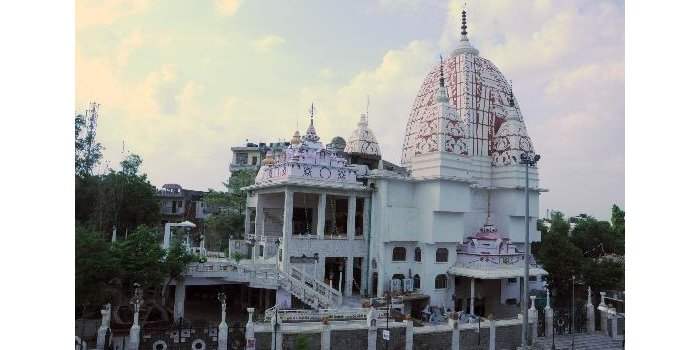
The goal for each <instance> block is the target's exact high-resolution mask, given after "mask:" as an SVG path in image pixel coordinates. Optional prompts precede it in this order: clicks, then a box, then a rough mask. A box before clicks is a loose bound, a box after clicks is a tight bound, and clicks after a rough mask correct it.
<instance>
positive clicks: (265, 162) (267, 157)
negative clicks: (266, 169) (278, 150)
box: [262, 151, 275, 166]
mask: <svg viewBox="0 0 700 350" xmlns="http://www.w3.org/2000/svg"><path fill="white" fill-rule="evenodd" d="M262 163H263V165H267V166H270V165H272V164H275V159H274V158H272V152H270V151H267V154H265V159H263V161H262Z"/></svg>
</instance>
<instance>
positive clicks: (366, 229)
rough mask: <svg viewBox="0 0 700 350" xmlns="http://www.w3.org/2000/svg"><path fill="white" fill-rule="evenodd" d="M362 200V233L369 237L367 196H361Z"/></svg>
mask: <svg viewBox="0 0 700 350" xmlns="http://www.w3.org/2000/svg"><path fill="white" fill-rule="evenodd" d="M362 201H363V203H362V235H363V236H365V237H369V215H370V212H369V197H365V198H362ZM365 239H366V238H365Z"/></svg>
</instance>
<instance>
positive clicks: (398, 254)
mask: <svg viewBox="0 0 700 350" xmlns="http://www.w3.org/2000/svg"><path fill="white" fill-rule="evenodd" d="M391 260H392V261H406V248H404V247H394V250H393V252H392V253H391Z"/></svg>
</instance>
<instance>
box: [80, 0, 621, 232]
mask: <svg viewBox="0 0 700 350" xmlns="http://www.w3.org/2000/svg"><path fill="white" fill-rule="evenodd" d="M463 7H464V2H463V1H435V0H415V1H409V0H378V1H301V0H288V1H265V0H256V1H246V0H212V1H194V0H192V1H148V0H103V1H84V0H78V1H77V3H76V95H75V96H76V98H75V110H76V112H82V111H84V110H85V109H86V108H87V106H88V103H89V102H91V101H96V102H97V103H99V104H100V117H99V124H98V130H97V138H98V141H99V142H101V143H102V144H103V146H105V148H106V149H105V151H104V159H103V162H102V164H101V166H100V169H101V170H98V172H100V171H104V169H105V168H107V167H112V168H116V167H118V163H119V161H120V160H121V159H122V158H123V150H124V152H131V153H135V154H138V155H140V156H141V157H142V158H143V160H144V162H143V165H142V170H143V171H144V172H145V173H147V174H148V177H149V179H150V180H151V182H152V183H153V184H154V185H156V186H161V185H162V184H164V183H179V184H181V185H182V186H183V187H185V188H191V189H200V190H206V189H208V188H214V189H219V190H221V189H223V188H224V187H223V185H222V183H223V182H224V181H226V179H227V178H228V175H229V172H228V165H229V163H230V161H231V156H232V154H231V150H230V148H231V147H232V146H240V145H242V144H244V143H245V142H246V140H250V141H251V142H256V143H257V142H271V141H278V140H284V139H289V138H290V137H291V135H292V134H293V132H294V130H296V129H297V128H298V129H301V130H302V131H303V130H305V128H306V126H307V125H308V112H307V111H308V109H309V106H310V104H311V103H312V102H313V103H314V105H315V107H316V109H317V114H316V118H315V119H316V120H315V122H314V125H315V126H316V130H317V132H318V134H319V135H320V136H321V139H322V141H324V142H328V141H330V139H331V138H332V137H334V136H342V137H344V138H346V139H347V137H348V136H349V135H350V134H351V133H352V131H353V129H354V128H355V126H356V124H357V122H358V121H359V115H360V113H362V112H364V111H365V109H366V108H367V96H369V98H370V105H369V124H370V128H371V129H372V130H373V131H374V133H375V135H376V136H377V139H378V141H379V144H380V147H381V149H382V153H383V157H384V159H387V160H389V161H391V162H394V163H397V164H398V163H399V160H400V153H401V143H402V142H403V135H404V131H405V125H406V121H407V120H408V115H409V111H410V108H411V106H412V104H413V100H414V98H415V96H416V94H417V92H418V89H419V87H420V84H421V82H422V81H423V79H424V77H425V75H426V74H427V73H428V71H429V69H430V67H431V66H432V65H434V64H436V63H437V62H438V61H439V56H440V54H443V55H447V54H449V53H450V52H451V51H452V50H453V49H454V47H456V45H457V42H458V40H459V31H460V29H459V26H460V24H459V22H460V15H461V14H460V11H461V10H462V8H463ZM467 11H468V31H469V38H470V41H471V42H472V44H473V45H474V46H475V47H476V48H478V49H479V51H480V55H481V56H482V57H485V58H487V59H489V60H491V61H492V62H493V63H494V64H495V65H496V66H497V67H498V68H499V69H500V70H501V72H502V73H503V74H504V75H505V76H506V78H508V79H510V80H512V82H513V89H514V93H515V95H516V96H517V98H518V102H519V103H520V107H521V110H522V113H523V117H524V118H525V123H526V125H527V128H528V131H529V133H530V136H531V138H532V140H533V145H534V147H535V150H536V152H537V153H539V154H541V155H542V160H541V161H540V163H539V172H540V178H541V185H542V187H545V188H547V189H549V192H545V193H543V194H542V196H541V199H540V213H541V215H544V214H545V212H546V209H554V210H561V211H563V212H564V213H565V214H567V215H572V216H573V215H576V214H579V213H587V214H589V215H593V216H595V217H598V218H600V219H606V220H607V219H609V217H610V208H611V206H612V204H613V203H617V204H618V205H620V206H621V207H623V208H624V199H625V192H624V184H625V182H624V181H625V180H624V177H625V146H624V145H625V143H624V140H625V124H624V123H625V122H624V112H625V104H624V101H625V95H624V86H625V74H624V71H625V70H624V68H625V67H624V58H625V57H624V54H625V48H624V46H625V43H624V27H625V25H624V24H625V18H624V12H625V11H624V3H623V2H622V1H613V0H610V1H606V0H598V1H589V0H579V1H573V0H559V1H553V0H511V1H506V0H481V1H469V2H467Z"/></svg>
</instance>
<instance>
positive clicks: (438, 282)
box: [435, 275, 447, 289]
mask: <svg viewBox="0 0 700 350" xmlns="http://www.w3.org/2000/svg"><path fill="white" fill-rule="evenodd" d="M445 288H447V276H445V275H437V276H435V289H445Z"/></svg>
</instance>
